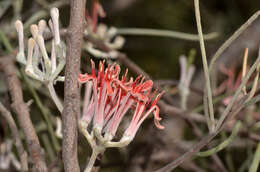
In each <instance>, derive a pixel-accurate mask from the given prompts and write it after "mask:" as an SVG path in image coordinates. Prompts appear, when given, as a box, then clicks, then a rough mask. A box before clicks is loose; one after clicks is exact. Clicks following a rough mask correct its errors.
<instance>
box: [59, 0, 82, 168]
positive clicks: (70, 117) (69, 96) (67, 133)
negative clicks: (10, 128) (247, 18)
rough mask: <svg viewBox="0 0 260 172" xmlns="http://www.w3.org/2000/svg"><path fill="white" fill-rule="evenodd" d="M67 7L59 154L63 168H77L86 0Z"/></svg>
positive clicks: (72, 3) (72, 2)
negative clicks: (68, 18) (61, 135)
mask: <svg viewBox="0 0 260 172" xmlns="http://www.w3.org/2000/svg"><path fill="white" fill-rule="evenodd" d="M70 8H71V9H70V24H69V28H68V30H67V39H66V42H67V56H66V68H65V78H66V79H65V88H64V110H63V113H62V124H63V125H62V126H63V128H62V132H63V140H62V158H63V164H64V170H65V171H66V172H72V171H73V172H79V171H80V169H79V163H78V156H77V153H78V151H77V142H78V131H77V120H78V117H79V115H80V90H79V85H78V79H77V78H78V76H79V72H80V57H81V45H82V40H83V30H84V24H85V23H84V21H85V19H84V15H85V0H71V1H70Z"/></svg>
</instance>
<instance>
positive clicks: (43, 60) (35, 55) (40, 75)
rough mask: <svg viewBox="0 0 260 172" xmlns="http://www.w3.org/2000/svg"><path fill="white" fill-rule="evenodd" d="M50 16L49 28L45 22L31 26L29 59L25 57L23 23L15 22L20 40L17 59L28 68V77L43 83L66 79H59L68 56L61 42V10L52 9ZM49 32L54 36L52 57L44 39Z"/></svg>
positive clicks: (26, 69)
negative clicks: (44, 35)
mask: <svg viewBox="0 0 260 172" xmlns="http://www.w3.org/2000/svg"><path fill="white" fill-rule="evenodd" d="M50 14H51V19H50V20H49V23H48V24H49V27H48V26H47V22H46V21H45V20H40V21H39V23H38V25H36V24H33V25H31V27H30V31H31V34H32V37H31V38H29V40H28V46H27V48H28V49H27V53H28V55H27V58H26V55H25V45H24V33H23V23H22V22H21V21H20V20H17V21H16V22H15V28H16V31H17V33H18V38H19V52H18V54H17V56H16V59H17V61H18V62H20V63H22V64H24V65H25V66H26V67H25V72H26V74H27V75H29V76H30V77H32V78H34V79H36V80H39V81H42V82H50V81H53V80H54V79H58V80H64V77H58V75H59V73H60V72H61V71H62V69H63V68H64V66H65V56H66V55H65V46H64V45H63V44H62V42H61V39H60V33H59V10H58V9H57V8H52V9H51V10H50ZM48 32H51V33H52V35H53V40H52V50H51V57H49V56H48V52H47V49H46V47H45V43H44V38H43V34H45V33H48ZM57 57H58V61H57Z"/></svg>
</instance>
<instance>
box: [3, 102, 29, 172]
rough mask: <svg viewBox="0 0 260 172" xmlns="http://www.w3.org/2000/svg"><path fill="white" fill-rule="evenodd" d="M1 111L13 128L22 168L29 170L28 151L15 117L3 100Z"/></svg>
mask: <svg viewBox="0 0 260 172" xmlns="http://www.w3.org/2000/svg"><path fill="white" fill-rule="evenodd" d="M0 112H1V114H2V116H3V117H4V118H5V119H6V121H7V123H8V125H9V127H10V129H11V132H12V135H13V137H14V140H15V142H14V143H15V146H16V148H17V151H18V154H19V157H20V161H21V164H22V166H21V170H22V171H28V160H27V152H25V151H24V148H23V144H22V141H21V138H20V136H19V131H18V128H17V126H16V124H15V122H14V119H13V117H12V115H11V113H10V112H9V111H8V110H7V109H6V108H5V107H4V105H3V104H2V103H1V102H0Z"/></svg>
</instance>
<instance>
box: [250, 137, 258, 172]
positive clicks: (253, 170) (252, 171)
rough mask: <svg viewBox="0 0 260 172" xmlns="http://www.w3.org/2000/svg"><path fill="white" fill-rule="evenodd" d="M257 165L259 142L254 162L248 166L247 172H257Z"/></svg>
mask: <svg viewBox="0 0 260 172" xmlns="http://www.w3.org/2000/svg"><path fill="white" fill-rule="evenodd" d="M259 163H260V142H259V143H258V145H257V148H256V151H255V156H254V160H253V162H252V164H251V166H250V169H249V172H257V169H258V166H259Z"/></svg>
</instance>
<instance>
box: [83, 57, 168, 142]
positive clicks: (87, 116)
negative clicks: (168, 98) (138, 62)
mask: <svg viewBox="0 0 260 172" xmlns="http://www.w3.org/2000/svg"><path fill="white" fill-rule="evenodd" d="M91 63H92V74H91V75H89V74H80V76H79V79H78V80H79V82H80V83H86V82H87V86H86V90H85V92H86V93H85V102H84V108H83V115H82V119H81V120H82V121H83V122H85V123H86V124H87V125H88V124H90V123H91V122H92V124H93V131H94V134H95V135H96V137H98V138H101V139H105V140H107V141H110V140H112V139H113V137H114V136H115V134H116V131H117V129H118V127H119V124H120V123H121V121H122V119H123V117H124V116H125V114H126V113H127V112H128V111H129V109H130V108H135V112H134V115H133V117H132V120H131V122H130V124H129V126H128V128H127V129H126V131H125V133H124V136H123V137H124V138H129V139H131V140H132V139H133V138H134V136H135V134H136V132H137V130H138V129H139V127H140V126H141V124H142V122H143V121H144V120H145V119H146V118H147V116H148V115H149V114H150V113H153V114H154V122H155V125H156V127H157V128H159V129H163V128H164V127H163V126H162V125H160V123H159V121H160V120H161V118H160V116H159V107H158V106H157V102H158V101H159V99H160V97H161V95H162V94H163V93H160V94H158V95H157V97H156V98H155V99H154V100H153V101H152V99H153V97H154V95H155V93H153V94H152V95H151V96H150V94H151V91H152V86H153V82H152V81H151V80H148V81H145V82H144V78H142V77H141V76H139V77H137V78H136V80H135V81H133V79H132V78H130V80H129V81H127V72H128V71H127V70H126V72H125V74H124V75H123V76H122V77H121V79H119V73H120V66H119V65H116V64H113V65H108V67H107V68H106V69H105V68H104V61H103V62H100V64H99V71H98V75H97V76H96V74H95V64H94V62H93V61H91ZM148 107H149V108H148Z"/></svg>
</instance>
